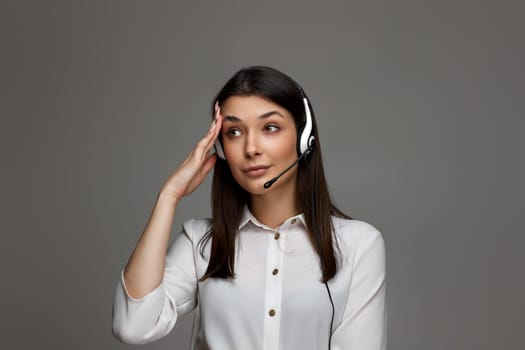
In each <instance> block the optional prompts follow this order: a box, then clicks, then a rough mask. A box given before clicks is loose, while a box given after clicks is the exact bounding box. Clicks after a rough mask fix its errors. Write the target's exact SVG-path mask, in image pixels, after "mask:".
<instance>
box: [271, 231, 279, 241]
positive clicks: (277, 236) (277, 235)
mask: <svg viewBox="0 0 525 350" xmlns="http://www.w3.org/2000/svg"><path fill="white" fill-rule="evenodd" d="M279 237H281V234H280V233H279V232H275V236H273V238H275V240H278V239H279Z"/></svg>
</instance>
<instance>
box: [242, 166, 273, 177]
mask: <svg viewBox="0 0 525 350" xmlns="http://www.w3.org/2000/svg"><path fill="white" fill-rule="evenodd" d="M269 168H270V166H269V165H254V166H250V167H247V168H244V169H242V171H243V172H244V173H245V174H247V175H249V176H254V177H255V176H261V175H264V174H266V173H267V172H268V169H269Z"/></svg>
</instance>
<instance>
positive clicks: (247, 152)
mask: <svg viewBox="0 0 525 350" xmlns="http://www.w3.org/2000/svg"><path fill="white" fill-rule="evenodd" d="M260 154H261V150H260V144H259V140H258V138H257V135H256V134H255V133H254V132H251V133H248V134H247V135H246V138H245V143H244V156H245V157H246V158H253V157H256V156H258V155H260Z"/></svg>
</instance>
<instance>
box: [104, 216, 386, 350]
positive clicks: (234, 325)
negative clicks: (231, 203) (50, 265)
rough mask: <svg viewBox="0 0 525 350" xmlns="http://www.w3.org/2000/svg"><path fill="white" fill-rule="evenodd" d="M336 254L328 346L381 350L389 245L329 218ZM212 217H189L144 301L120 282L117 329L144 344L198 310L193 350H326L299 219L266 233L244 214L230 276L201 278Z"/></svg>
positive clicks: (326, 314)
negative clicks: (156, 283) (157, 282)
mask: <svg viewBox="0 0 525 350" xmlns="http://www.w3.org/2000/svg"><path fill="white" fill-rule="evenodd" d="M333 223H334V231H335V235H336V238H337V242H338V244H339V247H340V250H341V256H340V261H339V266H338V272H337V274H336V275H335V277H334V278H333V279H331V280H330V281H329V282H328V286H329V288H330V292H331V295H332V298H333V302H334V305H335V315H334V322H333V330H332V341H331V349H332V350H343V349H351V350H357V349H359V350H379V349H386V302H385V247H384V242H383V239H382V237H381V234H380V233H379V231H378V230H377V229H375V228H374V227H373V226H372V225H370V224H368V223H365V222H363V221H358V220H346V219H341V218H336V217H333ZM209 227H210V221H209V220H189V221H187V222H185V223H184V225H183V231H182V233H181V234H180V235H179V236H177V237H176V239H175V240H174V241H173V243H172V244H171V245H170V248H169V250H168V253H167V256H166V264H165V271H164V277H163V281H162V283H161V284H160V285H159V286H158V287H157V288H156V289H155V290H153V291H151V292H150V293H149V294H148V295H146V296H145V297H143V298H141V299H134V298H132V297H131V296H130V295H129V294H128V293H127V291H126V286H125V281H124V277H123V273H122V274H121V278H120V281H119V283H118V286H117V290H116V293H115V300H114V310H113V332H114V334H115V336H116V337H117V338H118V339H119V340H121V341H123V342H125V343H133V344H143V343H147V342H150V341H153V340H156V339H159V338H161V337H163V336H165V335H166V334H168V333H169V332H170V330H171V329H172V328H173V326H174V325H175V322H176V321H177V318H178V317H179V316H181V315H184V314H185V313H187V312H189V311H190V310H192V309H194V308H197V312H196V314H195V317H196V318H195V321H194V329H193V332H192V339H191V349H194V350H205V349H206V350H208V349H212V350H234V349H240V350H245V349H246V350H248V349H249V350H278V349H283V350H294V349H297V350H320V349H328V342H329V336H330V334H329V333H330V320H331V317H332V306H331V304H330V298H329V296H328V291H327V289H326V287H325V285H324V284H323V283H322V282H321V281H320V280H321V275H322V274H321V269H320V265H319V258H318V256H317V254H316V253H315V251H314V249H313V247H312V246H311V244H310V241H309V240H308V237H307V235H306V231H305V222H304V216H303V215H297V216H295V217H291V218H289V219H288V220H286V221H285V222H284V223H283V224H282V225H281V226H279V227H278V228H276V229H272V228H270V227H268V226H266V225H263V224H262V223H260V222H259V221H257V219H256V218H255V217H254V216H253V215H252V214H251V213H250V211H249V210H248V209H247V208H245V210H244V214H243V217H242V220H241V223H240V225H239V232H238V235H237V246H236V256H235V257H236V259H235V266H234V271H235V278H234V279H219V278H208V279H206V280H205V281H203V282H199V281H198V279H199V278H200V277H201V276H202V275H203V274H204V273H205V271H206V268H207V266H208V260H207V259H208V257H209V251H210V246H211V242H208V243H207V245H206V247H205V249H204V257H203V256H202V255H201V254H200V245H199V241H200V239H201V238H202V237H203V236H204V235H205V233H206V232H207V231H208V229H209Z"/></svg>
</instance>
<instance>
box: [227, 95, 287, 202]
mask: <svg viewBox="0 0 525 350" xmlns="http://www.w3.org/2000/svg"><path fill="white" fill-rule="evenodd" d="M221 114H222V116H223V117H224V121H223V124H222V130H221V134H222V144H223V147H224V153H225V155H226V160H227V162H228V165H229V166H230V169H231V172H232V174H233V177H234V178H235V180H236V181H237V182H238V183H239V185H240V186H241V187H242V188H244V189H245V190H246V191H248V192H249V193H251V194H265V193H268V192H269V191H275V190H276V189H278V188H279V189H281V190H283V189H284V187H285V186H288V188H289V189H292V190H293V191H295V182H296V174H297V168H296V167H294V168H293V169H291V170H290V171H288V172H287V173H286V174H285V175H283V176H282V177H281V178H280V179H279V180H278V181H277V182H275V184H274V185H272V186H271V187H270V188H269V189H265V188H264V187H263V186H264V183H265V182H267V181H269V180H271V179H272V178H273V177H275V176H277V175H278V174H279V173H281V172H282V171H283V170H284V169H286V168H287V167H288V166H289V165H290V164H292V163H293V162H294V161H295V160H296V159H297V150H296V142H297V130H296V128H295V122H294V119H293V117H292V115H291V114H290V112H288V111H287V110H286V109H284V108H283V107H281V106H279V105H277V104H275V103H273V102H271V101H269V100H266V99H264V98H262V97H259V96H232V97H230V98H228V99H227V100H226V101H224V103H223V104H222V106H221Z"/></svg>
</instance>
